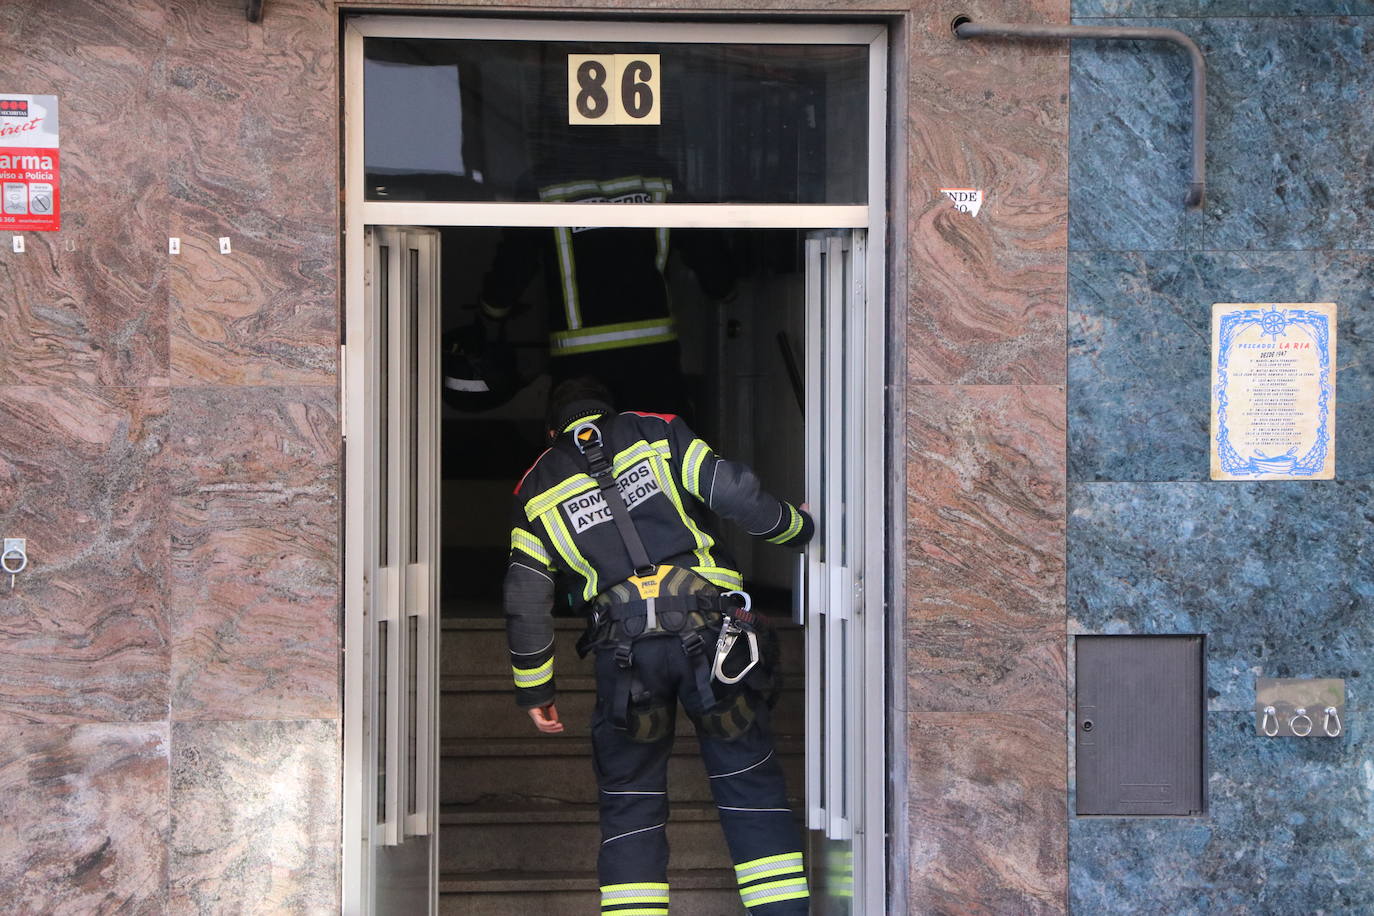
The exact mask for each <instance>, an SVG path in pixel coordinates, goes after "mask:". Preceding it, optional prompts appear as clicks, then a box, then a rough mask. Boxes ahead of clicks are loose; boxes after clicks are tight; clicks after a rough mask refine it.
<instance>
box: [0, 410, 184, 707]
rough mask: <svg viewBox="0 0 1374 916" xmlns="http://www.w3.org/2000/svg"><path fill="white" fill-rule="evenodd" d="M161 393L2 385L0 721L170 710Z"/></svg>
mask: <svg viewBox="0 0 1374 916" xmlns="http://www.w3.org/2000/svg"><path fill="white" fill-rule="evenodd" d="M167 408H168V397H167V391H166V389H157V388H3V389H0V534H3V535H4V536H7V537H23V538H25V539H26V540H27V542H28V544H27V550H28V555H29V567H28V569H26V570H25V571H24V572H22V573H20V574H19V575H18V576H17V578H16V584H15V586H14V588H13V590H11V588H10V581H9V576H4V577H3V579H0V724H21V723H26V722H51V723H70V724H77V723H83V722H121V721H149V720H159V719H166V718H167V708H168V707H167V671H168V664H169V658H168V633H167V619H166V615H167V563H168V555H167V470H166V447H167Z"/></svg>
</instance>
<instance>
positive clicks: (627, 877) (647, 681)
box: [592, 635, 808, 916]
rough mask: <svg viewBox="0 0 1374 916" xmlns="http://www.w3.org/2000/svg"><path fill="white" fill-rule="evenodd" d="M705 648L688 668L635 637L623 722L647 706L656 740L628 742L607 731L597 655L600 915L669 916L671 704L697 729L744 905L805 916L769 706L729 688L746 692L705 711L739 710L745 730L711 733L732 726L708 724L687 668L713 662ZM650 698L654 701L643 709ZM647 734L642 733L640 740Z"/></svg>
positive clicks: (658, 643) (604, 654)
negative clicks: (632, 696) (633, 698)
mask: <svg viewBox="0 0 1374 916" xmlns="http://www.w3.org/2000/svg"><path fill="white" fill-rule="evenodd" d="M711 648H712V647H710V646H708V647H707V649H706V651H705V652H704V653H702V654H701V656H699V657H697V658H695V659H689V658H688V656H687V653H686V651H685V650H684V648H683V645H682V642H681V641H680V640H679V639H678V638H677V637H676V636H675V635H665V636H661V637H651V638H648V639H641V640H640V641H639V642H637V643H636V644H635V645H634V658H633V665H632V671H633V674H634V677H635V679H636V681H637V686H638V687H642V690H641V691H640V693H639V696H638V699H639V702H637V703H635V704H634V705H633V706H632V708H631V714H632V716H633V715H636V714H641V715H642V714H646V708H648V707H651V708H652V716H654V717H655V724H656V727H655V728H654V729H653V732H655V733H656V735H655V736H654V737H653V739H652V740H649V741H637V740H632V739H631V738H630V737H629V733H627V732H625V731H619V730H617V729H616V728H615V727H614V726H613V725H612V722H611V716H610V709H609V708H608V707H609V704H610V702H611V697H612V696H613V691H614V688H615V685H616V683H617V680H618V678H619V676H620V669H619V667H618V665H617V663H616V659H615V653H614V651H611V650H607V649H603V650H601V651H599V652H598V653H597V657H596V681H597V707H596V713H595V714H594V715H593V717H592V756H593V766H594V768H595V770H596V781H597V789H598V796H599V804H600V813H601V848H600V851H599V854H598V857H597V872H598V876H599V878H600V883H601V913H602V914H606V916H609V914H619V916H666V914H667V913H668V897H669V895H668V891H669V888H668V838H667V832H666V831H667V824H668V759H669V756H670V755H671V753H672V748H673V731H674V728H673V726H674V718H675V714H676V709H677V703H678V701H681V703H682V706H683V708H684V709H685V710H686V711H687V714H688V715H689V716H691V718H692V720H693V722H694V723H695V724H696V731H697V740H698V743H699V745H700V749H701V757H702V760H703V762H704V763H705V764H706V773H707V776H708V777H709V782H710V786H711V793H712V795H713V797H714V800H715V803H716V808H717V810H718V812H719V814H720V824H721V828H722V829H723V830H724V832H725V841H726V844H727V846H728V847H729V850H730V857H731V859H733V861H734V863H735V876H736V878H737V880H738V884H739V890H740V897H741V898H742V900H743V902H744V906H745V907H746V908H747V909H748V911H749V912H750V913H751V914H754V916H793V914H803V916H804V914H805V913H806V912H807V909H808V894H807V885H806V873H805V869H804V867H803V863H802V846H801V834H800V831H799V830H798V829H797V823H796V820H795V819H794V817H793V814H792V810H791V808H789V807H788V804H787V792H786V789H785V787H784V785H783V773H782V767H781V765H780V764H779V762H778V758H777V755H776V754H775V753H774V749H773V737H772V734H771V729H770V724H769V709H768V705H767V703H765V702H764V700H763V699H762V698H761V697H759V696H758V695H757V694H755V693H754V692H753V691H752V690H750V689H748V688H746V687H744V686H743V685H742V684H741V685H739V686H738V687H737V688H731V689H732V690H734V691H744V693H743V695H742V696H743V699H741V695H740V694H739V693H738V692H735V693H731V694H728V695H721V697H720V702H719V703H718V704H717V705H716V706H715V707H713V710H717V711H718V710H720V709H722V708H730V707H731V705H732V704H734V707H733V708H735V709H741V708H744V706H746V705H747V710H746V714H745V715H743V716H742V715H740V713H738V712H734V713H731V714H730V715H729V716H727V717H726V718H727V719H730V720H732V721H733V723H734V724H735V725H736V726H738V725H740V724H741V722H742V721H743V720H745V719H749V718H752V721H749V722H748V724H747V726H745V727H744V728H743V730H742V734H739V735H738V736H736V737H733V738H725V737H721V736H719V735H715V734H709V733H708V732H720V731H729V730H730V729H729V727H728V725H727V727H726V728H725V729H722V728H721V727H720V726H719V723H717V724H716V725H710V724H709V723H712V722H714V721H716V720H718V719H720V718H721V717H720V716H719V715H716V716H715V717H714V719H713V717H712V716H711V712H712V710H706V709H703V708H702V706H703V702H702V697H701V692H700V690H699V688H698V682H697V677H696V674H697V672H696V669H695V666H696V665H706V664H709V663H710V661H709V660H710V651H711ZM715 687H716V688H717V689H720V688H721V685H720V684H716V685H715ZM646 695H647V696H648V697H649V698H651V699H649V700H648V701H647V703H646V702H645V697H646ZM703 720H705V721H706V722H707V723H708V725H707V727H703V724H702V723H703ZM631 731H632V732H633V731H634V730H633V729H632V730H631ZM644 733H645V731H644V729H642V728H641V729H640V730H639V732H638V734H640V735H643V734H644Z"/></svg>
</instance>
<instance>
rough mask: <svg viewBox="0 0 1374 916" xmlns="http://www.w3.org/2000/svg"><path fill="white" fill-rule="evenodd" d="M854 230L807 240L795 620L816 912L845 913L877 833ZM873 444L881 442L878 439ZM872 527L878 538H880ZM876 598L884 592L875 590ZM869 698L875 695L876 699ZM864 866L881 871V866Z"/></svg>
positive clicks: (861, 311)
mask: <svg viewBox="0 0 1374 916" xmlns="http://www.w3.org/2000/svg"><path fill="white" fill-rule="evenodd" d="M864 243H865V235H864V233H863V232H862V231H857V230H856V231H835V232H815V233H810V234H809V235H808V236H807V239H806V305H807V331H806V397H805V405H806V414H807V417H806V442H807V451H806V495H807V500H808V502H809V503H810V504H811V505H812V506H813V507H815V509H816V512H817V515H818V518H819V530H818V533H817V537H816V539H815V541H813V542H812V544H811V545H810V546H809V547H808V548H807V551H806V554H805V556H804V557H803V559H802V564H803V567H802V571H801V578H802V580H803V583H804V585H803V587H802V588H801V589H798V590H797V593H798V594H799V595H800V596H801V599H800V601H799V605H798V616H799V617H800V618H801V619H802V620H803V621H804V623H805V626H806V651H807V678H806V710H807V724H806V776H807V793H806V795H807V827H808V828H809V830H810V831H811V843H810V845H811V850H810V851H811V856H810V861H811V873H812V882H813V899H814V903H813V911H814V912H816V913H825V914H830V913H851V912H854V911H855V909H854V888H855V874H854V863H855V855H854V852H855V841H856V836H861V835H864V834H865V833H868V832H871V831H876V832H877V834H878V835H879V836H881V834H882V831H883V827H884V825H883V823H882V821H881V820H879V821H877V822H876V823H868V820H869V818H868V817H867V815H868V813H869V812H868V811H867V810H866V808H865V805H864V804H863V792H862V789H863V786H864V781H863V779H864V772H865V766H866V765H868V764H869V763H871V762H872V760H873V759H874V758H876V759H877V760H879V761H880V760H881V758H882V754H883V747H882V746H881V745H880V744H879V745H877V746H871V745H872V742H871V740H869V741H867V742H866V741H865V719H864V714H865V708H864V705H863V704H864V702H865V697H867V696H869V694H868V693H867V692H866V687H865V683H866V680H865V673H866V671H865V666H866V661H867V656H866V652H865V647H866V645H867V643H868V638H867V636H868V634H867V632H866V630H867V626H868V621H869V619H870V618H872V619H873V620H874V623H873V625H874V626H880V625H881V624H880V621H881V619H882V618H881V606H879V607H877V608H875V611H876V612H875V613H873V614H868V613H866V611H867V608H866V606H865V584H866V579H867V577H868V576H869V575H870V574H871V571H872V570H871V569H870V566H871V564H870V562H869V559H868V558H869V555H870V549H869V548H870V546H872V545H870V544H868V539H869V536H870V535H869V523H870V522H871V521H874V519H870V518H869V515H870V514H871V507H870V505H869V499H868V491H869V490H870V489H874V488H876V487H875V485H874V483H873V482H872V481H871V480H868V479H867V477H866V475H867V474H868V472H869V470H868V469H869V462H868V460H867V459H868V457H869V456H867V455H866V452H865V450H866V448H867V445H868V441H869V440H868V439H867V438H866V435H865V424H866V422H867V418H868V416H869V411H868V409H867V407H866V402H867V401H868V399H869V397H868V395H867V394H866V389H865V385H866V381H867V379H866V372H867V365H868V361H869V360H870V359H881V353H877V354H873V353H869V352H868V340H869V334H868V319H867V309H866V297H865V269H864V268H865V244H864ZM879 441H881V440H879ZM879 530H881V529H879ZM875 594H876V595H877V596H879V600H881V589H878V590H876V591H875ZM877 696H879V697H881V696H882V694H881V693H879V694H877ZM866 864H867V867H868V868H875V867H876V868H881V867H882V860H881V858H878V859H877V860H873V861H870V862H868V863H866Z"/></svg>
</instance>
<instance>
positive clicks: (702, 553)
mask: <svg viewBox="0 0 1374 916" xmlns="http://www.w3.org/2000/svg"><path fill="white" fill-rule="evenodd" d="M650 463H651V464H652V465H653V467H654V474H655V476H656V477H658V482H659V485H660V486H662V487H663V491H664V492H665V493H667V494H668V498H669V499H670V500H672V503H673V507H674V508H676V509H677V514H678V517H679V518H681V519H682V524H683V525H684V526H686V528H687V531H688V532H689V533H690V534H691V535H692V537H693V538H695V539H696V543H697V546H696V550H695V551H693V552H694V553H695V554H696V557H697V564H698V565H700V566H714V565H715V560H714V559H713V558H712V556H711V552H710V551H711V548H712V547H714V546H715V545H716V542H715V540H714V539H713V538H712V537H711V536H710V535H709V534H707V533H705V532H704V531H702V530H701V529H700V528H698V527H697V523H696V522H694V521H692V517H691V516H690V515H688V514H687V510H686V509H685V508H683V506H682V490H681V489H680V488H679V487H678V485H677V482H676V481H675V480H673V472H672V471H671V470H670V469H669V468H668V462H666V461H664V460H663V456H662V455H659V454H657V453H655V454H654V455H653V456H652V457H651V458H650Z"/></svg>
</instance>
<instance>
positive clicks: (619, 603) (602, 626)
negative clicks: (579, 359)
mask: <svg viewBox="0 0 1374 916" xmlns="http://www.w3.org/2000/svg"><path fill="white" fill-rule="evenodd" d="M573 441H574V442H575V443H576V445H577V448H578V451H579V452H580V453H581V454H582V457H583V458H584V459H586V462H587V472H588V473H589V474H590V475H591V478H592V480H593V481H594V482H595V483H596V485H597V487H598V488H599V489H600V492H601V497H602V499H604V500H605V501H606V506H607V508H609V509H610V512H611V518H612V520H613V521H614V522H615V526H616V530H617V531H618V532H619V533H620V538H621V540H622V541H624V542H625V550H626V552H627V553H628V554H629V557H630V563H631V565H632V566H633V567H634V574H633V575H632V576H630V577H629V578H628V579H626V580H625V581H624V582H623V583H620V584H618V585H616V586H614V587H613V588H610V589H607V590H606V591H605V592H603V593H602V594H601V595H598V596H597V598H596V600H595V601H593V604H592V611H591V615H590V617H589V618H588V623H587V631H586V633H584V634H583V636H582V638H581V639H580V640H579V641H578V644H577V652H578V655H580V656H582V657H584V658H585V657H586V655H587V653H589V652H592V651H594V650H597V649H601V648H603V647H606V646H614V652H615V663H616V667H617V669H618V672H619V673H618V676H617V678H616V685H615V692H614V695H613V696H612V697H611V703H610V711H611V722H612V724H613V725H614V726H615V727H616V728H617V729H620V730H622V731H625V730H627V729H628V728H629V721H630V708H631V704H643V703H645V702H647V701H648V700H649V699H650V697H651V695H650V693H649V692H648V691H647V690H645V688H644V686H643V684H642V683H640V681H639V679H638V678H637V677H636V676H635V674H634V646H635V643H637V642H639V641H640V640H641V639H646V638H650V637H662V636H666V635H674V634H675V635H676V636H677V637H678V638H679V639H680V640H681V641H682V650H683V652H685V653H686V655H687V657H688V658H689V659H690V660H691V661H692V668H693V671H694V672H695V679H696V688H697V691H698V694H699V695H700V698H701V707H702V709H711V708H712V707H713V706H715V704H716V702H717V700H716V695H715V691H714V690H713V689H712V687H711V680H712V678H715V679H716V680H719V681H720V682H721V683H722V684H725V685H734V684H737V683H739V682H740V681H742V680H744V679H745V678H746V677H747V676H749V675H750V674H751V673H753V672H756V671H757V672H759V675H760V676H762V671H761V669H759V668H758V662H759V648H758V636H757V630H758V628H759V627H760V626H761V625H762V623H763V621H762V620H761V619H760V618H759V617H758V616H757V615H756V614H754V613H753V611H752V610H751V609H750V600H749V595H748V594H747V593H745V592H742V591H729V592H722V591H720V590H719V589H718V588H717V587H716V586H714V585H712V584H711V583H710V582H708V581H707V580H706V579H705V578H703V577H702V576H700V575H699V574H697V573H696V572H693V571H692V570H690V569H685V568H683V567H679V566H671V565H666V564H664V565H660V564H656V563H654V562H653V561H651V560H650V559H649V554H648V551H646V550H645V549H644V541H643V540H642V539H641V538H640V536H639V531H638V529H636V528H635V524H634V519H632V518H631V517H630V510H629V507H628V506H626V505H625V498H624V497H623V496H622V495H621V493H620V487H619V485H618V484H617V482H616V478H615V474H614V472H613V469H612V466H611V461H610V459H609V458H608V457H607V455H606V451H605V445H604V442H603V441H602V438H601V430H600V428H598V427H597V425H596V424H595V423H593V422H591V421H590V420H588V421H584V422H582V423H580V424H578V426H577V427H576V428H575V429H574V430H573ZM717 627H719V634H718V635H717V634H716V629H717ZM712 635H716V645H715V653H714V658H713V659H712V660H710V661H708V660H707V659H706V658H705V653H706V647H707V645H708V639H709V637H710V636H712ZM741 637H743V638H745V639H746V640H747V642H748V644H749V647H750V653H749V654H750V660H749V662H748V664H747V665H745V666H744V667H743V668H741V669H740V670H739V671H738V672H736V673H734V674H726V672H725V660H726V658H727V657H728V656H729V655H730V653H731V651H732V650H733V649H734V646H735V644H736V643H737V641H738V640H739V639H740V638H741Z"/></svg>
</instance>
